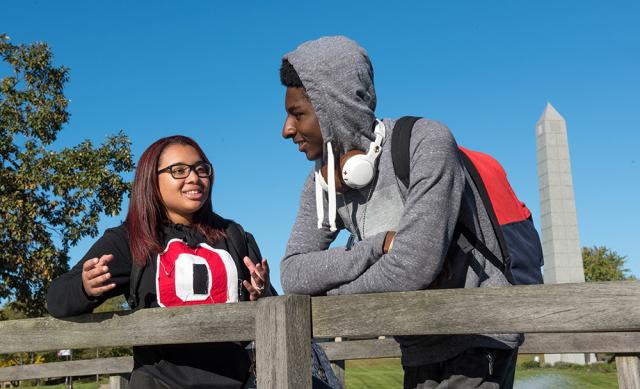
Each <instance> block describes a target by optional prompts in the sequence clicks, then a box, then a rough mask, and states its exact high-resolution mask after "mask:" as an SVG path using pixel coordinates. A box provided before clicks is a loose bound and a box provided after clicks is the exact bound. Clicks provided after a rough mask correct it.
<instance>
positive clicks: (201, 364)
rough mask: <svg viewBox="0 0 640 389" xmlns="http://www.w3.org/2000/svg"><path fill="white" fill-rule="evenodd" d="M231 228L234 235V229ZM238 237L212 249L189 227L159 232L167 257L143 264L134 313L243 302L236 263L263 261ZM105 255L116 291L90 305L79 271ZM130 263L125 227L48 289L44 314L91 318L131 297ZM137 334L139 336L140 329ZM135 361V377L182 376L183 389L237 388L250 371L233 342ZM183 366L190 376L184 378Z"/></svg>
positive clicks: (166, 350) (173, 349) (141, 350)
mask: <svg viewBox="0 0 640 389" xmlns="http://www.w3.org/2000/svg"><path fill="white" fill-rule="evenodd" d="M218 220H221V221H223V222H224V224H223V225H225V226H227V228H226V230H227V231H229V225H231V224H232V223H233V222H231V221H228V220H224V219H221V218H218ZM235 226H236V227H235V228H236V230H237V228H238V227H239V226H238V225H235ZM240 231H241V232H242V234H244V235H245V236H244V237H245V239H239V240H241V241H239V242H230V241H229V239H232V238H231V237H233V236H237V234H230V233H229V232H227V236H228V237H227V238H226V239H222V240H220V241H219V242H216V243H215V244H211V242H207V241H206V240H205V239H204V238H203V237H202V235H201V234H199V233H198V232H197V231H195V230H194V229H192V228H190V227H188V226H184V225H180V224H166V225H164V226H163V234H162V236H163V247H165V250H164V252H163V253H159V254H158V255H156V256H155V258H152V259H151V260H150V261H148V265H147V266H146V267H145V268H144V269H143V271H142V275H141V278H140V282H139V284H138V288H137V295H138V301H137V306H138V307H140V308H154V307H159V306H177V305H191V304H210V303H219V302H221V303H224V302H227V301H230V302H232V301H238V300H240V301H243V300H247V299H248V292H247V291H246V289H244V288H243V287H242V286H241V285H242V284H241V282H242V280H248V278H249V272H248V271H247V270H246V267H245V266H244V263H243V262H242V258H241V256H242V255H248V256H249V257H250V258H251V260H252V261H253V262H254V263H258V262H259V261H260V260H261V259H262V257H261V255H260V251H259V249H258V247H257V244H256V243H255V240H254V239H253V237H252V236H251V234H248V233H245V232H244V231H243V230H242V229H241V228H240ZM104 254H113V256H114V258H113V260H112V261H111V262H110V263H109V264H108V265H107V266H108V267H109V272H110V273H111V279H110V282H114V283H115V284H116V287H115V288H114V289H112V290H110V291H109V292H107V293H105V294H103V295H102V296H100V297H97V298H91V297H89V296H87V295H86V293H85V292H84V288H83V286H82V265H83V263H84V262H85V261H87V260H89V259H92V258H100V257H101V256H102V255H104ZM132 263H133V261H132V257H131V251H130V249H129V237H128V234H127V231H126V229H125V227H124V225H121V226H119V227H116V228H111V229H108V230H106V231H105V233H104V235H103V236H102V237H101V238H100V239H98V241H97V242H95V243H94V245H93V246H92V247H91V248H90V249H89V251H88V252H87V253H86V254H85V255H84V257H83V258H82V260H80V261H79V262H78V263H77V264H76V265H75V266H74V267H73V268H72V269H71V270H70V271H69V272H68V273H66V274H63V275H62V276H60V277H58V278H56V279H55V280H54V281H53V282H52V284H51V286H50V288H49V291H48V294H47V308H48V310H49V313H50V314H51V315H52V316H54V317H58V318H61V317H67V316H75V315H79V314H83V313H89V312H91V311H92V310H93V309H94V308H96V307H97V306H98V305H100V304H101V303H102V302H104V301H105V300H107V299H108V298H111V297H114V296H117V295H121V294H124V295H125V296H126V297H127V298H128V297H129V290H130V288H129V283H130V275H131V269H132ZM234 265H235V266H234ZM236 274H237V276H235V278H234V275H236ZM225 278H226V280H225ZM225 281H226V282H225ZM158 295H160V296H158ZM140 330H141V331H144V328H141V329H140ZM134 362H135V364H134V365H135V366H134V370H135V369H137V368H140V367H142V366H145V367H146V368H149V367H151V366H153V367H152V369H153V370H154V372H153V373H152V374H154V375H158V376H160V377H161V379H163V380H165V381H168V382H172V381H173V380H174V379H175V378H176V376H181V378H180V380H181V382H180V385H179V386H180V387H190V384H191V383H189V382H188V381H189V379H193V380H194V382H193V383H192V384H193V385H196V386H198V385H202V384H205V383H206V382H207V380H208V379H213V380H214V381H215V380H216V379H215V377H214V376H216V375H221V376H224V377H229V378H233V379H235V380H238V381H240V382H242V381H244V380H245V379H246V377H247V374H248V368H249V359H248V357H247V354H246V352H245V350H244V348H243V347H242V345H240V344H237V343H231V342H226V343H197V344H176V345H162V346H139V347H134ZM183 367H184V368H185V369H188V371H184V372H183V371H181V369H182V368H183ZM194 369H195V370H194ZM194 372H195V374H194ZM207 375H212V376H211V377H207ZM220 378H222V377H220ZM185 379H186V380H187V381H186V382H185ZM212 382H213V381H212ZM174 385H177V383H176V384H174ZM172 386H173V385H172Z"/></svg>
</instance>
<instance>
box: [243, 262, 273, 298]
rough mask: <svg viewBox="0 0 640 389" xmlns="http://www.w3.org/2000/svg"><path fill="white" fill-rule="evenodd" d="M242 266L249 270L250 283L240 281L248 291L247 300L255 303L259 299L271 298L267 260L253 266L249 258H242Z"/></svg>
mask: <svg viewBox="0 0 640 389" xmlns="http://www.w3.org/2000/svg"><path fill="white" fill-rule="evenodd" d="M244 265H245V266H246V267H247V269H249V273H250V274H251V278H250V279H251V282H249V281H242V284H243V285H244V287H245V288H247V290H248V291H249V300H251V301H256V300H257V299H259V298H260V297H264V296H271V284H270V283H269V265H268V264H267V260H266V259H263V260H262V263H259V264H257V265H256V264H254V263H253V262H252V261H251V259H250V258H249V257H244Z"/></svg>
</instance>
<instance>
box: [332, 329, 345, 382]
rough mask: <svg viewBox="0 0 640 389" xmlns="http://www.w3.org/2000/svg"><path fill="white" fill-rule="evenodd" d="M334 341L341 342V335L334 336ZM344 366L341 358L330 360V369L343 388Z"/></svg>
mask: <svg viewBox="0 0 640 389" xmlns="http://www.w3.org/2000/svg"><path fill="white" fill-rule="evenodd" d="M334 342H342V337H341V336H338V337H336V338H334ZM345 368H346V361H342V360H338V361H331V369H332V370H333V374H335V375H336V378H337V379H338V381H339V382H340V384H341V385H342V387H343V388H344V386H345V385H344V384H345V382H344V380H345V374H344V369H345Z"/></svg>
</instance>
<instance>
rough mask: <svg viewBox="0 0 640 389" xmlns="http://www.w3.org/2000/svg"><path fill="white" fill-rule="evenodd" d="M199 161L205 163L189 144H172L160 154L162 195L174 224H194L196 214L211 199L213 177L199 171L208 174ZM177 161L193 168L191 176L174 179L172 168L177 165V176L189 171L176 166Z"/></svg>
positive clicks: (159, 177) (159, 181) (159, 167)
mask: <svg viewBox="0 0 640 389" xmlns="http://www.w3.org/2000/svg"><path fill="white" fill-rule="evenodd" d="M198 163H204V161H203V159H202V157H201V156H200V154H199V153H198V152H197V151H196V149H194V148H193V147H191V146H188V145H180V144H173V145H169V146H167V147H166V148H165V149H164V150H163V151H162V154H160V158H159V160H158V171H161V173H159V174H158V185H159V186H160V196H162V202H163V203H164V207H165V210H166V212H167V216H168V217H169V220H171V221H172V222H174V223H180V224H186V225H189V224H191V221H192V220H193V214H194V213H195V212H197V211H198V210H199V209H200V208H202V206H203V205H204V203H205V202H206V201H207V198H208V196H209V190H211V177H199V176H198V174H197V173H196V170H198V171H199V172H200V175H205V174H203V172H204V171H205V170H206V168H205V167H203V166H202V165H198ZM176 164H184V165H188V167H186V169H189V168H190V170H191V171H190V172H189V175H188V176H186V177H185V178H174V177H173V175H172V173H171V172H170V171H169V169H167V168H168V167H170V166H173V171H174V175H177V176H181V174H179V173H183V174H184V173H185V172H186V171H185V167H184V166H175V165H176ZM194 166H195V167H196V168H195V169H194ZM163 169H167V170H163Z"/></svg>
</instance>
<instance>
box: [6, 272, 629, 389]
mask: <svg viewBox="0 0 640 389" xmlns="http://www.w3.org/2000/svg"><path fill="white" fill-rule="evenodd" d="M639 303H640V282H638V281H627V282H609V283H589V284H562V285H536V286H516V287H510V288H482V289H454V290H430V291H418V292H402V293H384V294H368V295H351V296H335V297H314V298H310V297H309V296H281V297H273V298H265V299H261V300H260V301H258V302H248V303H239V304H226V305H201V306H195V307H180V308H171V309H162V308H158V309H145V310H140V311H136V312H118V313H101V314H91V315H82V316H77V317H72V318H67V319H64V320H57V319H53V318H38V319H27V320H13V321H4V322H0V352H2V353H13V352H22V351H45V350H56V349H62V348H95V347H109V346H123V345H155V344H166V343H167V342H168V339H169V340H170V342H171V343H193V342H220V341H246V340H255V341H256V357H257V372H258V377H257V379H258V385H259V388H307V387H310V386H311V375H310V374H309V373H308V372H309V371H310V346H309V344H310V342H309V340H310V339H311V338H312V337H315V338H334V337H373V336H378V335H425V334H474V333H485V334H489V333H505V332H506V333H508V332H525V333H527V340H526V342H525V344H524V345H523V346H522V348H521V350H520V352H522V353H568V352H575V353H578V352H579V353H582V352H585V353H586V352H610V353H616V354H617V355H618V356H617V357H616V362H617V366H618V379H619V386H620V387H621V388H640V372H639V371H640V368H639V366H640V364H639V360H638V356H637V355H638V354H637V353H639V352H640V342H639V341H640V304H639ZM323 346H324V347H325V350H326V351H327V354H328V355H329V357H330V359H332V360H344V359H359V358H379V357H394V356H398V355H399V350H398V347H397V345H396V344H395V342H393V341H392V340H389V339H384V340H361V341H348V342H341V343H323ZM111 362H113V363H114V364H115V365H117V367H113V366H112V368H111V369H112V370H111V371H110V372H111V373H117V372H118V371H116V370H120V372H121V371H129V369H130V366H131V362H130V360H125V359H119V360H117V361H116V360H112V361H111ZM71 363H76V365H75V367H74V368H77V372H78V373H77V374H78V375H84V373H86V374H95V373H98V371H96V370H100V369H97V368H96V366H93V367H92V366H91V363H92V362H89V361H75V362H71ZM93 363H95V364H99V363H101V362H93ZM118 364H119V365H118ZM125 365H126V366H125ZM41 366H42V367H36V366H21V367H11V368H4V369H0V381H2V380H5V379H12V380H16V379H26V378H36V377H45V376H57V375H74V374H76V373H74V374H71V373H72V370H71V367H70V365H62V363H60V364H53V363H51V364H44V365H41ZM65 366H67V367H65ZM123 366H125V367H123ZM60 368H62V369H63V370H57V371H58V372H64V373H63V374H58V373H55V374H54V373H53V372H54V371H56V370H55V369H60ZM28 369H32V370H31V371H28ZM38 369H45V370H46V369H51V370H50V371H45V370H38ZM105 370H106V369H105ZM38 371H39V372H38ZM74 371H75V370H74ZM100 372H104V373H107V371H100ZM43 374H46V375H43Z"/></svg>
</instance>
